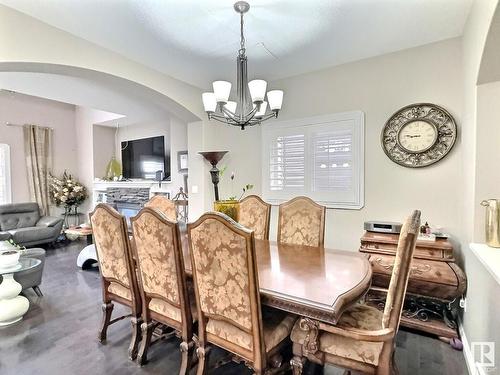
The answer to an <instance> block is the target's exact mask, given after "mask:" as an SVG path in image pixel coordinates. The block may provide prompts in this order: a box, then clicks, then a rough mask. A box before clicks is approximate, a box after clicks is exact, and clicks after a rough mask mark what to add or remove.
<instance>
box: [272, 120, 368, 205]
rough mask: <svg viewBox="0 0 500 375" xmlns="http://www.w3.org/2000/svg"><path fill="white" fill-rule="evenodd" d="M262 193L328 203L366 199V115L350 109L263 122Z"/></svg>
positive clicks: (275, 200) (280, 199) (275, 197)
mask: <svg viewBox="0 0 500 375" xmlns="http://www.w3.org/2000/svg"><path fill="white" fill-rule="evenodd" d="M262 140H263V142H262V145H263V146H262V151H263V171H262V180H263V196H264V199H265V200H267V201H268V202H270V203H275V204H279V203H281V202H283V201H286V200H288V199H291V198H293V197H295V196H297V195H306V196H308V197H310V198H311V199H313V200H315V201H317V202H318V203H321V204H324V205H326V206H327V207H334V208H348V209H359V208H361V207H363V204H364V190H363V189H364V187H363V182H364V115H363V113H362V112H359V111H357V112H346V113H339V114H334V115H328V116H320V117H314V118H308V119H301V120H295V121H287V122H280V123H269V124H265V125H264V126H263V127H262Z"/></svg>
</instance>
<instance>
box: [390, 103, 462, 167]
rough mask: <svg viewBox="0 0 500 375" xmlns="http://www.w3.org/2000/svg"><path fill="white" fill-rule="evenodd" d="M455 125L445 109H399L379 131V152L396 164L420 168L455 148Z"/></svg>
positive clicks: (425, 106) (416, 106) (413, 106)
mask: <svg viewBox="0 0 500 375" xmlns="http://www.w3.org/2000/svg"><path fill="white" fill-rule="evenodd" d="M456 138H457V125H456V124H455V120H454V119H453V117H452V116H451V115H450V114H449V113H448V111H446V110H445V109H444V108H441V107H439V106H437V105H435V104H429V103H420V104H411V105H408V106H406V107H404V108H401V109H400V110H399V111H397V112H396V113H395V114H393V115H392V116H391V118H390V119H389V120H388V121H387V122H386V124H385V126H384V129H382V136H381V139H382V148H383V149H384V152H385V153H386V154H387V156H388V157H389V158H390V159H391V160H392V161H393V162H395V163H398V164H400V165H402V166H404V167H410V168H419V167H426V166H428V165H431V164H434V163H435V162H437V161H439V160H441V159H442V158H444V157H445V156H446V155H447V154H448V153H449V152H450V150H451V149H452V148H453V145H454V144H455V140H456Z"/></svg>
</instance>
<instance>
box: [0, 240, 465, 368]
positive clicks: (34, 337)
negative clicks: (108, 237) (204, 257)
mask: <svg viewBox="0 0 500 375" xmlns="http://www.w3.org/2000/svg"><path fill="white" fill-rule="evenodd" d="M83 246H85V244H84V243H83V242H74V243H72V244H70V245H68V246H63V247H59V248H56V249H48V251H47V262H46V266H45V271H44V278H43V283H42V285H41V289H42V292H43V293H44V297H36V295H35V294H34V293H33V292H31V291H29V292H27V293H26V296H27V297H28V298H29V299H30V303H31V306H30V310H29V311H28V313H27V314H26V315H25V317H24V320H23V321H21V322H19V323H16V324H14V325H12V326H9V327H4V328H0V374H1V375H9V374H15V375H25V374H26V375H27V374H30V375H31V374H37V375H38V374H40V375H45V374H51V375H54V374H56V375H57V374H75V375H76V374H85V375H88V374H109V375H112V374H116V375H125V374H175V373H177V372H178V366H179V360H180V354H179V350H178V345H179V342H178V341H176V340H173V341H168V342H161V343H158V344H157V345H156V346H153V348H152V349H151V351H150V353H149V360H150V361H149V363H148V364H147V365H146V366H144V367H142V368H141V367H138V366H137V365H136V364H135V363H134V362H131V361H129V360H128V359H127V348H128V344H129V337H130V336H129V335H130V323H129V321H127V320H123V321H121V322H118V323H116V324H114V325H112V326H111V327H110V329H109V331H108V343H107V344H106V345H101V344H99V343H98V342H97V339H96V336H97V329H98V326H99V323H100V319H101V309H100V305H101V287H100V279H99V274H98V272H97V271H96V270H90V271H82V270H80V269H78V268H77V267H76V257H77V255H78V252H79V250H80V249H81V248H83ZM115 311H117V312H122V311H124V310H123V309H120V308H119V307H118V306H117V307H116V308H115ZM216 357H217V356H213V358H212V359H215V360H216V359H217V358H216ZM396 358H397V363H398V367H399V369H400V372H401V374H402V375H405V374H412V375H417V374H418V375H447V374H449V375H461V374H467V369H466V366H465V361H464V358H463V354H462V352H458V351H455V350H453V349H452V348H451V347H450V346H449V345H447V344H445V343H443V342H441V341H439V340H437V339H434V338H429V337H425V336H421V335H417V334H414V333H409V332H405V331H400V332H399V334H398V344H397V351H396ZM313 372H316V373H321V369H317V368H316V369H314V368H309V371H307V373H308V374H311V373H313ZM213 374H250V371H248V370H247V369H246V368H245V367H244V366H241V365H240V366H238V365H228V366H226V367H222V368H220V369H219V370H217V371H214V372H213ZM324 374H329V375H337V374H342V371H341V370H339V369H335V368H333V367H327V368H325V370H324Z"/></svg>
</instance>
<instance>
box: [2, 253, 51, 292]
mask: <svg viewBox="0 0 500 375" xmlns="http://www.w3.org/2000/svg"><path fill="white" fill-rule="evenodd" d="M21 257H27V258H36V259H40V260H41V261H42V263H40V264H39V265H38V266H36V267H34V268H32V269H29V270H27V271H21V272H17V273H15V274H14V279H15V280H16V281H17V282H18V283H19V284H21V286H22V288H23V291H24V290H26V289H29V288H33V290H34V291H35V293H36V295H37V296H39V297H41V296H43V294H42V291H41V290H40V284H41V283H42V273H43V266H44V265H45V250H44V249H36V248H35V249H27V250H22V253H21ZM2 281H3V279H2V276H1V275H0V284H1V283H2Z"/></svg>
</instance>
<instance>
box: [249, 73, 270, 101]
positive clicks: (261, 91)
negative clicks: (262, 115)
mask: <svg viewBox="0 0 500 375" xmlns="http://www.w3.org/2000/svg"><path fill="white" fill-rule="evenodd" d="M248 88H249V89H250V96H251V97H252V102H254V103H259V102H263V101H264V97H265V96H266V89H267V82H266V81H264V80H262V79H254V80H253V81H250V82H248Z"/></svg>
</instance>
